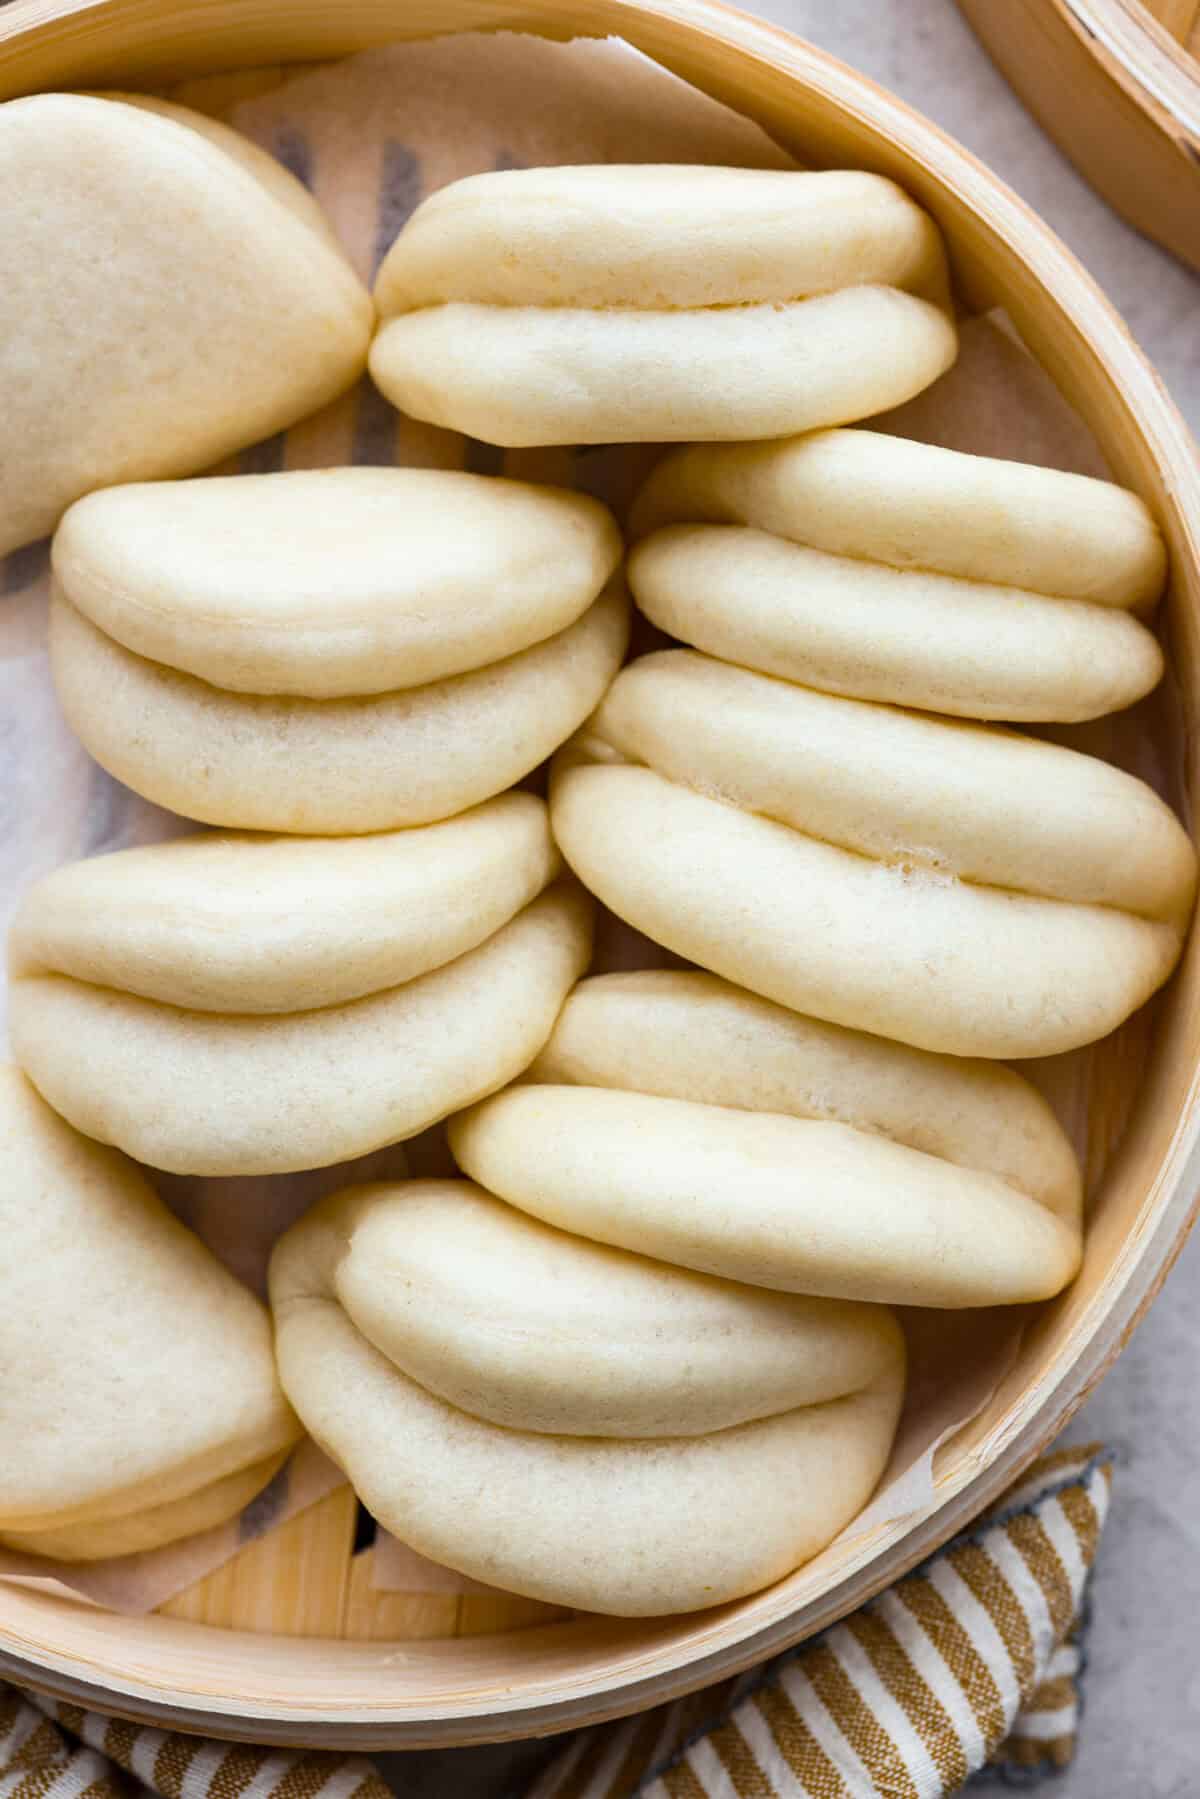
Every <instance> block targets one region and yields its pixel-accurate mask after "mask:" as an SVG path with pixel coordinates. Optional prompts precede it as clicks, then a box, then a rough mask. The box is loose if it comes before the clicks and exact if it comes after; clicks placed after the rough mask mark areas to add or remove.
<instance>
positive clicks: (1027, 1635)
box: [0, 1446, 1111, 1799]
mask: <svg viewBox="0 0 1200 1799" xmlns="http://www.w3.org/2000/svg"><path fill="white" fill-rule="evenodd" d="M1110 1477H1111V1464H1110V1462H1109V1459H1108V1457H1107V1456H1106V1455H1105V1454H1104V1452H1103V1451H1101V1450H1099V1449H1097V1448H1096V1447H1095V1446H1091V1447H1089V1448H1082V1449H1061V1450H1057V1451H1055V1452H1054V1453H1052V1454H1051V1455H1048V1456H1045V1457H1043V1459H1042V1460H1041V1461H1040V1462H1038V1463H1036V1464H1035V1465H1034V1467H1033V1468H1032V1469H1031V1470H1030V1471H1029V1473H1028V1474H1027V1475H1026V1476H1025V1477H1024V1479H1023V1480H1022V1481H1021V1482H1020V1483H1019V1485H1018V1486H1017V1487H1015V1488H1013V1489H1012V1490H1011V1491H1010V1492H1009V1493H1008V1494H1007V1495H1006V1497H1005V1499H1004V1500H1003V1501H1002V1502H1001V1505H1000V1506H999V1507H997V1508H995V1509H993V1511H992V1512H990V1513H988V1514H986V1515H985V1516H984V1517H983V1518H982V1519H981V1520H980V1521H979V1523H978V1524H977V1525H976V1527H975V1528H974V1529H973V1530H972V1531H970V1532H969V1533H968V1534H967V1535H966V1536H963V1537H960V1538H958V1539H957V1540H956V1541H955V1542H953V1543H951V1544H949V1545H948V1546H947V1547H946V1548H945V1549H944V1550H942V1551H941V1552H940V1553H939V1554H938V1555H936V1556H935V1557H934V1558H933V1559H932V1560H931V1561H930V1562H929V1563H928V1564H927V1565H926V1566H925V1567H923V1568H919V1569H918V1570H917V1571H916V1572H915V1573H913V1574H910V1575H908V1576H907V1577H906V1578H905V1579H903V1580H901V1581H898V1582H897V1584H896V1585H895V1586H894V1587H892V1588H891V1589H890V1590H889V1591H888V1592H886V1593H883V1594H881V1595H880V1597H879V1598H878V1599H875V1600H872V1601H871V1602H870V1604H868V1605H866V1606H864V1607H863V1609H862V1610H861V1611H859V1612H856V1613H854V1614H853V1616H851V1617H850V1618H848V1619H846V1620H845V1621H844V1622H843V1623H841V1624H838V1625H835V1626H834V1627H833V1628H832V1629H831V1630H829V1631H827V1632H826V1633H825V1634H824V1635H823V1636H821V1637H820V1638H818V1639H816V1640H815V1641H813V1642H809V1643H806V1644H803V1645H802V1646H801V1647H800V1648H798V1649H794V1650H791V1651H789V1652H788V1653H787V1654H786V1655H784V1656H782V1657H780V1658H779V1659H778V1660H777V1661H775V1662H772V1663H770V1664H769V1665H767V1666H766V1667H764V1668H761V1669H757V1670H755V1671H754V1673H753V1674H751V1675H749V1676H741V1677H740V1678H739V1679H737V1680H735V1681H730V1682H726V1683H725V1684H724V1685H723V1686H721V1687H716V1688H711V1687H710V1688H708V1689H707V1690H706V1691H704V1692H701V1693H697V1694H693V1695H692V1696H691V1697H690V1698H689V1699H684V1700H678V1701H676V1702H675V1703H674V1704H672V1705H666V1706H660V1707H658V1708H656V1709H655V1710H653V1711H649V1712H644V1713H642V1714H640V1715H639V1716H637V1717H634V1718H630V1719H627V1720H625V1721H624V1722H622V1723H618V1724H609V1725H599V1726H597V1727H596V1728H594V1729H592V1730H586V1731H582V1732H580V1733H579V1734H578V1735H577V1736H576V1737H575V1738H573V1739H572V1740H571V1742H570V1743H569V1745H568V1747H567V1748H566V1749H565V1750H564V1751H563V1752H562V1753H561V1754H560V1755H559V1756H558V1757H556V1758H555V1760H554V1761H553V1762H552V1764H551V1765H550V1767H549V1768H548V1769H547V1770H546V1771H545V1772H544V1773H543V1774H542V1775H540V1776H539V1778H538V1779H537V1780H536V1781H535V1782H534V1784H533V1786H532V1787H531V1788H529V1789H528V1791H527V1793H526V1795H525V1799H633V1796H634V1795H637V1796H638V1799H735V1796H741V1795H745V1796H747V1799H871V1795H883V1796H884V1799H941V1795H943V1794H947V1793H954V1792H957V1791H958V1790H959V1789H960V1788H961V1787H962V1785H963V1784H964V1782H965V1781H966V1780H968V1779H969V1777H970V1776H971V1775H972V1774H973V1773H975V1772H976V1771H977V1770H979V1769H981V1768H983V1767H985V1766H986V1765H988V1764H991V1765H993V1766H994V1767H996V1768H998V1769H1000V1770H1007V1771H1011V1772H1013V1773H1014V1774H1015V1776H1016V1777H1017V1778H1018V1779H1019V1780H1020V1782H1021V1784H1028V1783H1029V1782H1030V1781H1031V1780H1034V1779H1036V1778H1037V1776H1038V1775H1039V1774H1041V1773H1048V1772H1052V1771H1053V1770H1055V1769H1059V1768H1062V1767H1063V1766H1065V1765H1066V1763H1067V1762H1068V1761H1070V1759H1071V1754H1072V1751H1073V1748H1074V1743H1075V1732H1076V1727H1077V1724H1078V1717H1079V1692H1078V1677H1079V1671H1080V1655H1081V1652H1080V1647H1079V1644H1078V1641H1077V1637H1078V1632H1079V1625H1080V1618H1081V1614H1082V1609H1083V1606H1084V1602H1085V1598H1086V1589H1087V1582H1088V1576H1089V1574H1090V1571H1091V1567H1092V1563H1093V1561H1094V1558H1095V1554H1096V1547H1097V1543H1098V1540H1099V1537H1100V1532H1101V1529H1102V1527H1103V1524H1104V1516H1105V1512H1106V1510H1107V1506H1108V1495H1109V1484H1110ZM390 1790H391V1789H390V1788H389V1787H388V1786H387V1785H386V1784H385V1782H384V1781H383V1779H382V1777H381V1776H380V1775H379V1773H378V1772H377V1771H376V1770H375V1769H374V1767H373V1766H372V1765H371V1763H370V1762H369V1761H367V1760H366V1759H365V1758H363V1757H361V1756H345V1755H335V1754H326V1753H319V1752H309V1753H303V1752H299V1751H294V1750H271V1749H254V1748H247V1747H245V1746H243V1745H236V1744H228V1743H220V1742H215V1741H212V1740H210V1739H207V1738H202V1737H189V1736H182V1735H180V1734H178V1733H176V1732H171V1731H161V1730H150V1729H144V1728H142V1727H140V1726H138V1725H135V1724H126V1723H123V1722H121V1721H120V1720H117V1719H112V1718H106V1717H102V1716H100V1715H99V1714H97V1713H95V1712H86V1711H84V1710H82V1709H81V1708H80V1707H78V1706H71V1705H63V1704H59V1703H57V1702H55V1701H52V1700H48V1699H43V1698H40V1697H38V1696H37V1695H34V1694H26V1693H23V1692H17V1691H16V1690H15V1689H13V1688H9V1689H7V1690H5V1689H0V1799H133V1796H134V1795H141V1794H146V1793H153V1794H158V1795H161V1796H162V1799H388V1795H389V1792H390ZM396 1790H397V1791H398V1792H399V1793H400V1794H401V1795H403V1791H404V1789H403V1784H402V1777H401V1784H398V1785H397V1787H396ZM449 1790H450V1789H449V1788H447V1791H449Z"/></svg>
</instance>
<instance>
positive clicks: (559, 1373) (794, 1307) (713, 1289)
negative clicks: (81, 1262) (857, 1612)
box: [271, 1181, 904, 1616]
mask: <svg viewBox="0 0 1200 1799" xmlns="http://www.w3.org/2000/svg"><path fill="white" fill-rule="evenodd" d="M271 1300H272V1307H273V1310H274V1314H275V1326H276V1342H277V1349H278V1355H279V1361H280V1370H281V1376H282V1379H283V1381H284V1383H285V1385H286V1387H287V1389H288V1391H289V1393H290V1394H291V1396H292V1399H293V1403H294V1404H296V1405H297V1406H298V1408H299V1410H300V1412H301V1415H302V1416H303V1418H304V1420H305V1423H306V1424H307V1426H308V1428H309V1429H310V1430H311V1431H312V1433H313V1435H314V1436H315V1437H316V1439H317V1441H318V1442H320V1443H321V1444H322V1446H323V1447H324V1448H325V1449H326V1451H327V1452H328V1453H329V1454H330V1455H332V1456H333V1457H334V1459H335V1460H336V1461H338V1462H339V1463H340V1464H341V1466H342V1467H343V1468H344V1469H345V1470H346V1472H347V1474H348V1475H349V1477H350V1479H351V1481H352V1482H353V1484H354V1486H355V1488H356V1490H357V1491H358V1492H359V1494H360V1495H361V1496H362V1498H363V1500H364V1502H365V1503H366V1505H367V1506H368V1507H369V1509H370V1510H371V1512H372V1513H373V1515H374V1516H375V1517H377V1518H378V1519H379V1520H380V1522H381V1523H382V1524H384V1525H385V1526H386V1527H387V1528H388V1529H390V1530H392V1531H393V1532H395V1533H396V1534H397V1535H398V1536H400V1537H401V1538H402V1539H403V1540H404V1541H405V1542H407V1543H410V1544H412V1545H413V1546H414V1547H415V1548H416V1549H418V1550H420V1551H421V1552H422V1553H423V1554H425V1555H428V1556H431V1557H432V1558H434V1559H435V1560H437V1561H439V1562H442V1563H446V1564H448V1565H450V1566H451V1567H455V1568H458V1569H461V1570H462V1571H463V1572H464V1573H467V1574H469V1575H471V1576H473V1577H474V1578H476V1579H479V1580H484V1581H488V1582H491V1583H493V1584H495V1585H498V1586H502V1587H505V1588H507V1589H508V1590H510V1591H514V1592H519V1593H525V1594H529V1595H531V1596H533V1597H535V1598H538V1599H543V1600H546V1601H548V1602H549V1603H551V1604H560V1605H569V1606H577V1607H581V1608H584V1609H586V1610H589V1611H600V1612H611V1613H617V1614H621V1615H626V1616H629V1615H633V1616H639V1615H653V1614H657V1613H669V1612H677V1611H687V1610H692V1609H696V1608H698V1607H702V1606H707V1605H713V1604H717V1603H719V1602H721V1601H723V1600H727V1599H733V1598H736V1597H737V1596H739V1595H740V1594H743V1593H747V1592H752V1591H754V1590H755V1589H757V1588H758V1587H761V1586H764V1585H766V1584H767V1583H769V1582H770V1581H772V1580H775V1579H778V1578H780V1577H781V1576H782V1575H784V1574H786V1573H788V1572H790V1571H791V1569H793V1568H794V1567H796V1566H798V1565H799V1563H800V1562H802V1561H805V1560H807V1559H808V1558H809V1557H810V1556H812V1555H814V1554H816V1553H817V1551H819V1550H820V1549H821V1548H823V1547H824V1545H825V1544H826V1543H827V1542H828V1541H829V1540H830V1539H831V1538H832V1537H833V1536H834V1535H835V1534H836V1532H837V1531H838V1530H839V1529H840V1528H841V1527H842V1525H843V1524H845V1523H847V1522H848V1521H849V1520H850V1518H852V1517H853V1516H854V1514H855V1513H856V1512H857V1511H858V1510H859V1509H860V1508H861V1507H862V1505H863V1504H864V1502H865V1501H866V1499H867V1498H868V1496H869V1494H870V1492H871V1489H872V1488H873V1487H874V1485H875V1483H876V1481H877V1480H878V1478H879V1475H880V1473H881V1472H882V1469H883V1466H884V1463H885V1461H886V1459H887V1455H888V1451H889V1449H890V1446H891V1441H892V1437H893V1434H894V1430H895V1425H896V1420H897V1417H898V1414H899V1409H900V1402H901V1398H902V1394H903V1387H904V1350H903V1339H902V1338H901V1335H900V1332H899V1330H898V1328H897V1326H896V1323H895V1320H894V1319H893V1317H892V1315H891V1314H890V1313H889V1312H887V1311H886V1310H884V1309H883V1308H882V1307H878V1306H867V1305H856V1304H844V1303H837V1302H831V1301H828V1300H819V1299H809V1298H803V1297H792V1296H788V1295H784V1294H778V1293H766V1292H763V1291H761V1290H756V1289H754V1288H750V1287H746V1286H741V1285H737V1284H735V1283H733V1282H731V1281H726V1280H716V1279H713V1278H712V1277H711V1276H708V1275H700V1274H695V1273H691V1272H689V1271H687V1270H684V1269H682V1268H678V1267H670V1266H667V1265H665V1264H664V1263H662V1262H657V1261H650V1260H647V1259H646V1258H645V1257H643V1256H641V1255H634V1254H629V1253H628V1252H626V1251H623V1250H614V1249H610V1248H606V1247H604V1246H602V1245H600V1244H597V1243H592V1242H588V1241H585V1240H584V1239H583V1238H581V1237H575V1236H569V1235H567V1234H565V1233H564V1232H562V1231H559V1230H554V1229H551V1228H549V1227H547V1226H546V1225H544V1224H540V1223H538V1222H536V1221H535V1220H533V1219H531V1218H529V1217H526V1216H524V1215H523V1214H522V1213H520V1212H518V1211H514V1210H513V1209H512V1208H511V1207H509V1206H506V1205H504V1204H502V1203H501V1202H500V1201H499V1200H497V1199H495V1198H493V1197H492V1196H491V1195H489V1194H488V1193H486V1192H484V1191H483V1190H482V1189H481V1188H479V1187H477V1186H474V1185H472V1184H471V1183H469V1182H466V1181H409V1182H404V1183H400V1184H396V1185H389V1186H375V1187H362V1188H357V1189H351V1190H349V1191H347V1192H343V1193H340V1194H336V1195H334V1196H333V1197H332V1198H331V1199H329V1200H326V1201H324V1202H323V1203H321V1204H320V1205H318V1206H317V1207H315V1208H314V1209H313V1210H312V1211H311V1212H309V1213H308V1215H307V1216H306V1217H305V1218H304V1219H303V1220H302V1221H301V1222H300V1223H299V1224H298V1225H296V1226H294V1227H293V1229H292V1230H291V1231H289V1232H288V1233H287V1235H286V1236H285V1237H284V1238H283V1239H282V1240H281V1241H280V1243H279V1245H278V1246H277V1248H276V1251H275V1255H274V1258H273V1262H272V1268H271ZM716 1520H719V1521H720V1526H721V1528H720V1530H719V1532H718V1533H716V1535H715V1536H714V1532H713V1524H714V1521H716Z"/></svg>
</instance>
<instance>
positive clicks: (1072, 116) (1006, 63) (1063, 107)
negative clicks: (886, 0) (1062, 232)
mask: <svg viewBox="0 0 1200 1799" xmlns="http://www.w3.org/2000/svg"><path fill="white" fill-rule="evenodd" d="M958 6H959V9H960V11H961V12H962V13H963V14H964V16H965V17H966V19H967V20H968V22H969V23H970V25H971V28H972V30H973V31H974V32H975V34H976V35H977V37H978V38H979V40H980V42H981V43H982V44H983V46H984V48H985V49H986V50H987V52H988V55H989V56H990V57H991V58H992V60H993V62H994V63H995V64H996V66H997V68H998V69H999V70H1000V72H1001V74H1002V75H1003V76H1004V78H1005V80H1006V81H1007V82H1008V83H1009V85H1010V86H1011V87H1012V88H1013V89H1014V90H1015V91H1016V92H1017V94H1019V95H1020V97H1021V99H1022V100H1023V101H1024V103H1025V105H1026V106H1027V107H1028V108H1029V110H1030V111H1031V112H1032V113H1033V115H1034V117H1035V118H1036V119H1037V120H1038V122H1039V124H1041V125H1042V127H1043V128H1044V129H1045V130H1046V131H1047V132H1048V133H1049V135H1050V136H1051V137H1052V138H1053V139H1054V141H1055V143H1056V144H1057V145H1058V147H1059V149H1060V150H1062V151H1063V152H1064V154H1065V155H1067V156H1068V157H1070V159H1071V161H1072V162H1073V163H1074V164H1075V166H1076V168H1077V169H1078V170H1079V172H1080V174H1081V175H1083V176H1084V177H1085V179H1086V180H1087V181H1089V182H1090V183H1091V185H1092V186H1093V187H1094V188H1095V189H1096V190H1097V192H1098V193H1100V194H1102V195H1103V197H1104V199H1106V200H1107V201H1108V203H1109V205H1110V206H1112V207H1113V208H1114V209H1115V211H1117V212H1119V213H1120V214H1121V216H1122V218H1124V219H1126V220H1128V222H1129V223H1130V224H1131V225H1133V226H1135V227H1136V228H1137V230H1139V231H1141V232H1144V233H1145V235H1146V236H1147V237H1151V238H1153V239H1154V240H1155V241H1156V242H1157V243H1160V244H1162V245H1163V246H1164V248H1166V249H1168V250H1170V251H1172V252H1173V253H1174V254H1175V255H1176V256H1178V257H1180V258H1181V260H1182V261H1184V262H1186V263H1188V264H1190V265H1191V267H1192V268H1195V269H1200V54H1197V51H1196V49H1195V48H1194V46H1196V45H1197V44H1200V38H1198V37H1196V36H1195V35H1194V36H1193V38H1192V45H1193V49H1192V50H1191V52H1189V50H1188V49H1185V48H1184V46H1182V45H1181V44H1179V43H1177V42H1176V41H1175V39H1174V38H1172V37H1171V35H1170V34H1169V33H1168V32H1167V31H1166V30H1165V29H1164V28H1163V27H1162V26H1161V25H1160V24H1159V23H1158V21H1157V19H1155V18H1154V17H1153V16H1152V15H1151V14H1149V13H1143V10H1142V8H1141V6H1140V5H1139V4H1138V0H1009V4H1008V5H1006V6H993V5H990V4H989V0H958ZM1139 14H1141V15H1142V16H1141V17H1139V16H1138V15H1139ZM1195 30H1200V26H1198V27H1195V28H1194V31H1195Z"/></svg>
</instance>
